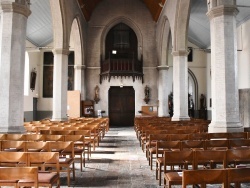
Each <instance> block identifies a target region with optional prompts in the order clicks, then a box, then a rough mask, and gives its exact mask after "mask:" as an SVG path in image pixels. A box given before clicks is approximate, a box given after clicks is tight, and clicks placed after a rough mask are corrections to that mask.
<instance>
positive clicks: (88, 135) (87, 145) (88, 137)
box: [74, 130, 95, 160]
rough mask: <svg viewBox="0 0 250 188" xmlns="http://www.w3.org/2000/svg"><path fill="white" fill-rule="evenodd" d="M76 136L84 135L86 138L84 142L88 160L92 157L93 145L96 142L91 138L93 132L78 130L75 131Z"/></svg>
mask: <svg viewBox="0 0 250 188" xmlns="http://www.w3.org/2000/svg"><path fill="white" fill-rule="evenodd" d="M74 135H82V136H84V142H85V151H86V152H87V159H88V160H89V158H90V157H91V153H92V149H91V144H94V142H95V141H94V140H92V138H91V132H90V130H77V131H74Z"/></svg>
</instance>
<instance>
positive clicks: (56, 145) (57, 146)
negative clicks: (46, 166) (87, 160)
mask: <svg viewBox="0 0 250 188" xmlns="http://www.w3.org/2000/svg"><path fill="white" fill-rule="evenodd" d="M49 150H50V151H51V152H59V156H60V158H59V166H60V172H67V183H68V186H70V172H72V173H73V180H75V161H74V158H75V154H74V142H64V141H62V142H61V141H60V142H49ZM66 153H67V156H66ZM69 153H70V154H69ZM68 154H69V155H68Z"/></svg>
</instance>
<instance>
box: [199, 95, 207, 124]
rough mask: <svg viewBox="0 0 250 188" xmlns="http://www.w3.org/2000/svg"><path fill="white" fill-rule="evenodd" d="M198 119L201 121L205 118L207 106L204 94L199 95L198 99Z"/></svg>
mask: <svg viewBox="0 0 250 188" xmlns="http://www.w3.org/2000/svg"><path fill="white" fill-rule="evenodd" d="M200 118H201V119H206V118H207V105H206V97H205V95H204V94H201V97H200Z"/></svg>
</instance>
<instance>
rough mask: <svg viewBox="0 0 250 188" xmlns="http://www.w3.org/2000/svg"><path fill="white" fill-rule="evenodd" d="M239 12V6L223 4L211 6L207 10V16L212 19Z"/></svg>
mask: <svg viewBox="0 0 250 188" xmlns="http://www.w3.org/2000/svg"><path fill="white" fill-rule="evenodd" d="M238 13H239V10H238V8H237V7H236V6H235V5H226V6H225V5H221V6H217V7H213V8H211V9H210V10H209V11H208V12H207V16H208V18H209V19H210V20H212V19H213V18H215V17H219V16H222V15H234V16H236V15H237V14H238Z"/></svg>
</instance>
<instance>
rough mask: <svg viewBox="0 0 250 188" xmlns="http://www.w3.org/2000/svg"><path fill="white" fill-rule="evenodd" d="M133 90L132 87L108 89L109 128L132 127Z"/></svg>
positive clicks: (133, 111) (133, 115)
mask: <svg viewBox="0 0 250 188" xmlns="http://www.w3.org/2000/svg"><path fill="white" fill-rule="evenodd" d="M134 118H135V90H134V88H133V87H122V88H121V87H111V88H110V89H109V120H110V126H113V127H127V126H133V125H134Z"/></svg>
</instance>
